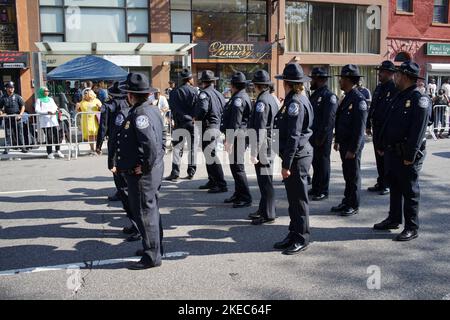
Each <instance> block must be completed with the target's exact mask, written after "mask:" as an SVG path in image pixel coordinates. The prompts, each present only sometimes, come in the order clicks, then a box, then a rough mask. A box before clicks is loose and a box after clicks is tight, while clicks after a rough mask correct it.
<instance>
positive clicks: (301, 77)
mask: <svg viewBox="0 0 450 320" xmlns="http://www.w3.org/2000/svg"><path fill="white" fill-rule="evenodd" d="M275 78H276V79H279V80H283V86H284V91H285V92H286V98H285V100H284V104H283V106H282V107H281V109H280V110H279V111H278V113H277V115H276V117H275V120H274V121H275V124H274V129H278V130H279V137H275V139H277V138H278V140H279V154H280V157H281V159H282V172H281V175H282V177H283V179H284V185H285V188H286V193H287V198H288V202H289V217H290V219H291V222H290V225H289V234H288V235H287V237H286V238H285V239H284V240H283V241H281V242H278V243H276V244H275V245H274V248H275V249H280V250H283V254H287V255H293V254H297V253H299V252H301V251H304V250H305V249H306V248H307V247H308V245H309V239H310V228H309V200H308V181H307V175H308V171H309V169H310V167H311V163H312V159H313V147H312V146H311V144H310V143H309V139H310V138H311V135H312V130H311V127H312V124H313V120H314V113H313V108H312V106H311V103H310V102H309V99H308V97H307V96H306V94H304V90H305V88H304V86H303V84H304V83H305V82H309V81H311V78H309V77H307V76H306V75H305V74H304V73H303V69H302V67H301V66H300V65H298V64H296V63H291V64H288V65H287V66H286V67H285V69H284V71H283V74H282V75H280V76H276V77H275Z"/></svg>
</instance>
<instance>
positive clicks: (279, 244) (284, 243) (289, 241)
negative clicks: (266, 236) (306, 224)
mask: <svg viewBox="0 0 450 320" xmlns="http://www.w3.org/2000/svg"><path fill="white" fill-rule="evenodd" d="M294 242H295V240H293V239H291V236H290V235H288V236H287V237H286V238H284V240H283V241H280V242H277V243H275V244H274V245H273V248H274V249H277V250H285V249H287V248H289V247H290V246H291V245H292V244H293V243H294Z"/></svg>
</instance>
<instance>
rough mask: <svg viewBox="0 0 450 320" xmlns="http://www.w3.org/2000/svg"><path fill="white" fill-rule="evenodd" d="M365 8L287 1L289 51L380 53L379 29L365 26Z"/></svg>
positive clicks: (366, 14)
mask: <svg viewBox="0 0 450 320" xmlns="http://www.w3.org/2000/svg"><path fill="white" fill-rule="evenodd" d="M367 8H368V7H367V6H356V5H341V4H331V3H330V4H328V3H325V4H323V3H310V2H300V1H295V2H294V1H287V2H286V48H287V50H288V51H289V52H328V53H372V54H379V53H380V30H379V29H370V28H368V27H367V21H368V19H369V17H370V14H371V13H367Z"/></svg>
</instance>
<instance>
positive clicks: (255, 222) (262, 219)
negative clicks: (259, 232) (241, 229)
mask: <svg viewBox="0 0 450 320" xmlns="http://www.w3.org/2000/svg"><path fill="white" fill-rule="evenodd" d="M274 222H275V219H269V218H265V217H259V218H256V219H253V220H252V222H251V224H252V225H254V226H260V225H262V224H272V223H274Z"/></svg>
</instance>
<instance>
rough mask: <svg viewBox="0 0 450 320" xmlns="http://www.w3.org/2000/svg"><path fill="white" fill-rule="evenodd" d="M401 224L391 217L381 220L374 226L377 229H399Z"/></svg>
mask: <svg viewBox="0 0 450 320" xmlns="http://www.w3.org/2000/svg"><path fill="white" fill-rule="evenodd" d="M398 226H399V224H398V223H394V222H392V221H391V220H389V219H386V220H384V221H381V222H380V223H377V224H375V225H374V226H373V228H374V229H375V230H396V229H398Z"/></svg>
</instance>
